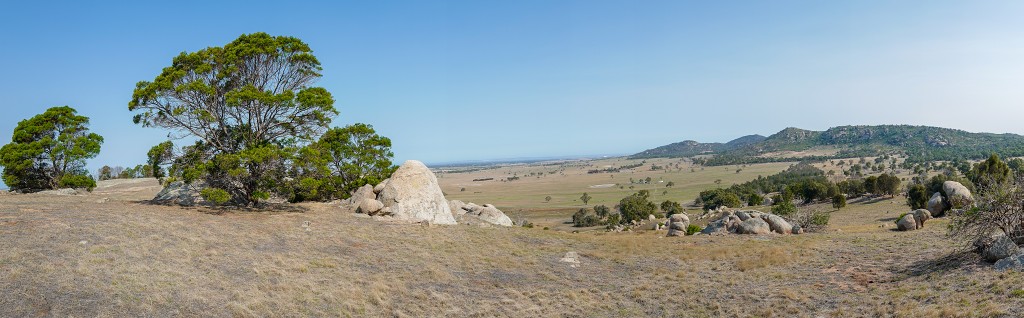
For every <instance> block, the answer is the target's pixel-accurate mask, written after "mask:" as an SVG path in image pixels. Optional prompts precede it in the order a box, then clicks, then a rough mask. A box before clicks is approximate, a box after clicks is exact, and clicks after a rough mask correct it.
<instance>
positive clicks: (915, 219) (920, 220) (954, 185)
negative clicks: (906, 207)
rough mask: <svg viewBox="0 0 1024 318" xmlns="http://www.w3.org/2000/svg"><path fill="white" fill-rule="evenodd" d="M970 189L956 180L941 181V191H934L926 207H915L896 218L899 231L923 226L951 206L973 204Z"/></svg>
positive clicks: (941, 214)
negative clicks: (915, 208)
mask: <svg viewBox="0 0 1024 318" xmlns="http://www.w3.org/2000/svg"><path fill="white" fill-rule="evenodd" d="M973 201H974V197H972V196H971V190H968V189H967V187H965V186H964V185H963V184H961V183H959V182H956V181H946V182H943V183H942V191H941V192H935V193H933V194H932V196H931V198H930V199H928V203H927V204H926V208H927V209H917V210H914V211H911V212H910V213H906V214H904V215H903V216H902V217H900V218H899V219H897V220H896V229H897V230H899V231H913V230H917V229H921V228H924V223H925V221H928V220H929V219H933V218H938V217H943V216H945V215H946V213H947V212H948V211H950V210H951V209H953V208H962V207H967V206H970V205H971V204H973Z"/></svg>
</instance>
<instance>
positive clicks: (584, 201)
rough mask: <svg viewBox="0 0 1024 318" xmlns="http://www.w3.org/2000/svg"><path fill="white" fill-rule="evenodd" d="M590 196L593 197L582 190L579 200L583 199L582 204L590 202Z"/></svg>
mask: <svg viewBox="0 0 1024 318" xmlns="http://www.w3.org/2000/svg"><path fill="white" fill-rule="evenodd" d="M591 198H593V197H591V196H590V194H587V193H586V192H583V195H582V196H580V201H583V205H586V204H587V202H590V199H591Z"/></svg>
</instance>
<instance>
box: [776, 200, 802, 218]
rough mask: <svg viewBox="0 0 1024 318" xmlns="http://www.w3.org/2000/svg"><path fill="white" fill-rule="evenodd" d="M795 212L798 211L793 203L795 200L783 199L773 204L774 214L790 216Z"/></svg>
mask: <svg viewBox="0 0 1024 318" xmlns="http://www.w3.org/2000/svg"><path fill="white" fill-rule="evenodd" d="M795 212H796V206H794V205H793V202H789V201H782V202H780V203H778V204H776V205H774V206H772V214H775V215H779V216H790V215H792V214H793V213H795Z"/></svg>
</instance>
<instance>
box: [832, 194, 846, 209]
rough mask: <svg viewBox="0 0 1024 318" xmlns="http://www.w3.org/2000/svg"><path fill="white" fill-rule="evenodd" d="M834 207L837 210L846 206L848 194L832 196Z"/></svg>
mask: <svg viewBox="0 0 1024 318" xmlns="http://www.w3.org/2000/svg"><path fill="white" fill-rule="evenodd" d="M832 207H833V208H835V209H836V210H838V209H842V208H844V207H846V196H845V195H842V194H836V195H834V196H832Z"/></svg>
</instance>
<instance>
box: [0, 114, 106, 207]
mask: <svg viewBox="0 0 1024 318" xmlns="http://www.w3.org/2000/svg"><path fill="white" fill-rule="evenodd" d="M102 144H103V137H101V136H100V135H97V134H95V133H90V132H89V117H85V116H82V115H78V112H77V111H76V110H75V109H74V108H71V107H69V106H60V107H52V108H50V109H47V110H46V111H45V112H43V113H42V114H39V115H36V116H33V117H32V118H29V119H26V120H22V121H21V122H18V126H17V127H15V128H14V134H13V136H12V137H11V143H9V144H7V145H5V146H3V148H0V166H3V167H4V172H3V179H4V183H6V184H7V186H9V187H10V188H11V189H12V190H16V191H25V192H33V191H40V190H47V189H55V188H59V187H75V188H78V187H84V188H90V189H91V188H93V187H95V185H96V182H95V180H93V179H92V178H91V177H89V176H88V175H87V172H86V170H85V159H89V158H93V157H96V155H97V154H99V152H100V145H102Z"/></svg>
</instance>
